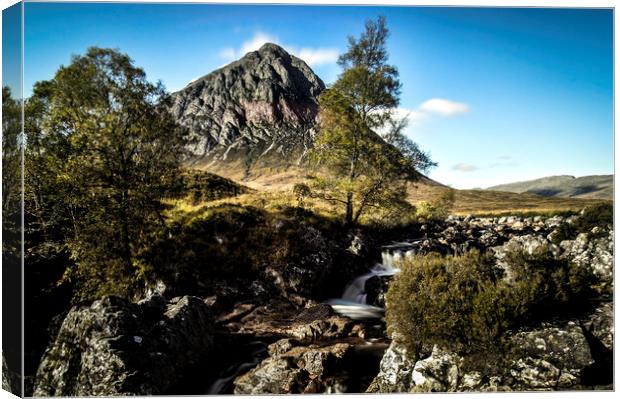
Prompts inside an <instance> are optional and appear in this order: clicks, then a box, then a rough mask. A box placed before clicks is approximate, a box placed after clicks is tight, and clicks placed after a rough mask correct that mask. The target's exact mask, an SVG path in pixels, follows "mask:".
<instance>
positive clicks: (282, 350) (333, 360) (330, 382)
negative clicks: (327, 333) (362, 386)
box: [235, 340, 352, 395]
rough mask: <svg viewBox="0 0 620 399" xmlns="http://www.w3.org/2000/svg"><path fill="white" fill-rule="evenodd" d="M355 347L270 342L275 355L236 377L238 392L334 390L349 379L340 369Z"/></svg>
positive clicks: (252, 393)
mask: <svg viewBox="0 0 620 399" xmlns="http://www.w3.org/2000/svg"><path fill="white" fill-rule="evenodd" d="M351 349H352V347H351V345H349V344H345V343H338V344H334V345H329V346H324V347H319V346H317V345H310V346H308V347H305V346H299V345H298V344H297V342H296V341H291V340H280V341H278V342H276V343H275V344H272V345H270V347H269V352H270V354H271V357H269V358H267V359H265V360H263V361H262V362H261V363H260V364H259V365H258V366H257V367H256V368H254V369H252V370H250V371H249V372H248V373H246V374H244V375H242V376H240V377H238V378H236V379H235V394H245V395H261V394H291V393H320V392H328V391H331V392H334V391H340V390H342V389H346V388H345V384H346V381H345V380H343V379H339V378H338V376H337V375H336V372H337V371H339V370H340V369H342V367H343V362H344V361H345V358H346V357H347V355H348V354H349V353H350V351H351Z"/></svg>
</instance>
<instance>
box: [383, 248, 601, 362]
mask: <svg viewBox="0 0 620 399" xmlns="http://www.w3.org/2000/svg"><path fill="white" fill-rule="evenodd" d="M507 264H508V268H509V269H510V270H512V273H511V274H512V275H514V276H515V277H514V280H511V281H508V280H507V279H505V278H503V272H502V270H501V269H499V268H497V267H496V266H495V261H494V259H493V258H492V257H490V256H489V255H481V254H480V253H478V252H476V251H474V252H471V253H468V254H465V255H462V256H447V257H441V256H439V255H437V254H430V255H424V256H416V257H413V258H409V259H406V260H404V261H403V262H401V265H400V267H401V273H400V274H399V275H398V276H397V277H396V278H395V279H394V281H393V282H392V284H391V285H390V288H389V290H388V293H387V296H386V303H387V315H386V317H387V322H388V326H389V332H390V334H395V335H394V336H395V338H396V339H398V340H400V341H401V342H402V343H403V344H404V345H406V346H407V347H408V348H409V349H410V351H411V353H413V354H414V356H416V355H417V354H419V353H420V351H421V350H422V349H423V348H429V347H431V346H432V345H439V346H440V347H443V348H445V349H448V350H453V351H456V352H457V353H459V354H461V355H468V356H471V358H472V359H477V361H478V362H480V361H483V360H484V358H485V356H487V358H486V359H487V360H488V359H489V357H488V356H492V355H493V353H492V352H494V350H497V351H500V352H501V351H508V350H509V349H510V348H508V347H505V346H504V343H505V342H506V341H505V338H506V335H505V334H506V332H507V331H508V330H509V329H514V328H516V327H519V326H521V325H524V324H529V323H534V322H536V321H538V320H541V319H543V318H545V317H549V316H558V315H562V314H567V313H570V312H576V311H578V310H579V308H580V304H583V303H587V298H589V297H590V296H591V295H592V286H593V284H594V283H595V280H594V277H593V276H592V274H591V273H590V272H589V271H588V270H587V269H586V268H579V267H577V266H576V265H574V264H573V263H571V262H568V261H566V260H559V259H555V258H553V257H552V256H551V255H549V254H534V255H527V254H524V253H512V254H509V256H508V257H507Z"/></svg>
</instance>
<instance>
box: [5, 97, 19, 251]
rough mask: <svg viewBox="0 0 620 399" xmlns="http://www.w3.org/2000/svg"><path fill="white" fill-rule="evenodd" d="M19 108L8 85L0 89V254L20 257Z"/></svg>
mask: <svg viewBox="0 0 620 399" xmlns="http://www.w3.org/2000/svg"><path fill="white" fill-rule="evenodd" d="M21 115H22V108H21V105H20V103H19V101H18V100H16V99H14V98H13V97H12V95H11V90H10V89H9V88H8V87H3V88H2V234H3V240H2V253H3V255H6V256H8V255H13V256H15V257H17V256H19V240H20V237H19V236H20V218H21V206H20V201H21V198H20V197H21V195H20V191H21V187H20V186H21V182H20V180H21V160H22V157H21V153H20V148H19V146H18V137H19V134H20V133H21V130H22V129H21V120H22V117H21Z"/></svg>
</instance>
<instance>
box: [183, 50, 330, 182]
mask: <svg viewBox="0 0 620 399" xmlns="http://www.w3.org/2000/svg"><path fill="white" fill-rule="evenodd" d="M324 89H325V84H324V83H323V81H322V80H321V79H320V78H319V77H318V76H317V75H316V74H315V73H314V72H313V71H312V69H310V67H309V66H308V65H307V64H306V63H305V62H304V61H303V60H301V59H299V58H297V57H295V56H293V55H291V54H289V53H287V52H286V51H285V50H284V49H283V48H282V47H280V46H277V45H275V44H272V43H267V44H265V45H263V46H262V47H261V48H260V49H259V50H258V51H253V52H250V53H247V54H246V55H245V56H243V57H242V58H241V59H240V60H238V61H235V62H232V63H230V64H228V65H226V66H224V67H222V68H220V69H217V70H215V71H213V72H211V73H209V74H208V75H205V76H203V77H201V78H199V79H196V80H195V81H193V82H191V83H190V84H189V85H188V86H187V87H185V88H184V89H182V90H180V91H178V92H176V93H173V94H172V97H173V105H172V112H173V114H174V115H175V117H176V118H177V120H178V121H179V122H180V123H181V124H182V125H184V126H186V127H188V128H189V129H190V132H191V135H192V137H193V138H194V140H195V143H193V144H192V146H191V148H190V150H191V152H192V153H193V155H194V160H195V162H196V163H198V164H199V165H201V166H204V167H206V168H208V169H209V170H211V171H215V172H218V169H230V168H237V169H241V170H243V173H244V174H245V175H249V174H250V173H251V171H252V170H253V169H256V168H260V167H265V166H267V167H273V166H274V165H276V166H285V167H286V166H289V165H295V164H298V163H299V162H300V160H301V159H302V158H303V157H304V155H305V153H306V151H307V150H308V148H309V147H310V146H311V144H312V140H313V136H314V133H315V130H314V127H315V124H316V121H317V114H318V100H317V99H318V96H319V94H320V93H321V92H322V91H323V90H324Z"/></svg>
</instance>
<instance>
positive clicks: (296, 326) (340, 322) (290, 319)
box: [225, 301, 365, 340]
mask: <svg viewBox="0 0 620 399" xmlns="http://www.w3.org/2000/svg"><path fill="white" fill-rule="evenodd" d="M233 312H234V313H237V311H233ZM225 317H226V320H229V319H230V317H229V316H225ZM236 319H238V321H239V322H238V324H236V325H234V326H231V325H229V326H228V327H229V328H231V329H232V330H233V331H235V332H237V333H243V334H252V335H256V336H261V337H273V336H276V337H289V338H294V339H298V340H316V339H331V338H345V337H361V336H364V335H365V329H364V328H363V327H361V326H360V325H359V324H357V323H355V322H354V321H353V320H351V319H349V318H347V317H343V316H338V315H337V314H336V313H335V312H334V311H333V310H332V308H331V306H329V305H327V304H318V305H310V306H309V307H308V308H306V309H303V310H301V311H300V310H299V309H298V308H297V307H295V306H293V305H291V304H290V303H286V302H281V301H272V302H271V303H269V304H266V305H263V306H258V307H255V308H253V309H252V310H251V311H249V312H246V313H244V316H243V317H241V318H239V317H236Z"/></svg>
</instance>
